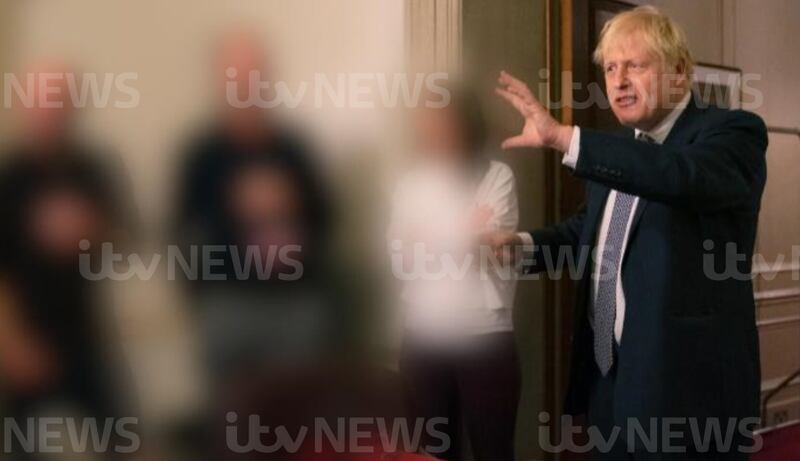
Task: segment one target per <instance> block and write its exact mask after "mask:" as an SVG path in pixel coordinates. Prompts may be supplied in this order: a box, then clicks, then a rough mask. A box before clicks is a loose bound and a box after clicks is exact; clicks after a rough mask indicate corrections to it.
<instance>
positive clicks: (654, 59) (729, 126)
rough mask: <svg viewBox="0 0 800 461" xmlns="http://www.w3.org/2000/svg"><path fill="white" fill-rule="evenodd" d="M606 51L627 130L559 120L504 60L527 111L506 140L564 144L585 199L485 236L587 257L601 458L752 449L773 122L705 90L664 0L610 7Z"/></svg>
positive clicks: (582, 326) (574, 390) (527, 258)
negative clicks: (694, 84) (697, 83)
mask: <svg viewBox="0 0 800 461" xmlns="http://www.w3.org/2000/svg"><path fill="white" fill-rule="evenodd" d="M594 58H595V61H596V63H597V64H598V65H599V66H601V68H602V69H603V73H604V75H605V83H606V90H607V93H608V100H609V102H610V105H611V109H612V111H613V112H614V115H615V116H616V117H617V119H618V120H619V122H620V123H621V124H622V125H623V126H625V127H626V128H627V132H626V133H624V134H622V135H615V134H610V133H605V132H600V131H596V130H592V129H589V128H579V127H576V126H564V125H562V124H560V123H558V121H556V120H555V119H554V118H553V117H551V116H550V114H549V113H548V111H547V110H546V109H545V108H544V107H543V106H542V105H541V104H540V103H539V102H538V101H537V100H536V98H535V97H534V96H533V94H532V93H531V91H530V90H529V89H528V88H527V86H526V85H525V84H524V83H522V82H521V81H519V80H517V79H516V78H514V77H512V76H511V75H509V74H507V73H502V74H501V76H500V79H499V83H500V87H499V88H498V89H497V93H498V94H499V95H500V96H502V97H503V98H504V99H506V100H507V101H508V102H509V103H510V104H511V105H513V107H514V108H516V110H517V111H519V112H520V114H522V116H523V117H524V118H525V125H524V128H523V130H522V133H521V134H519V135H518V136H514V137H512V138H510V139H508V140H506V141H505V142H504V143H503V147H505V148H514V147H537V148H541V147H544V148H550V149H554V150H556V151H559V152H563V153H564V156H563V164H564V166H565V167H567V168H569V169H571V170H572V172H573V174H574V175H575V176H577V177H579V178H582V179H585V180H586V181H587V188H586V201H585V206H584V207H582V209H581V210H580V211H579V212H578V213H577V214H576V215H574V216H572V217H571V218H569V219H567V220H566V221H564V222H563V223H561V224H558V225H556V226H553V227H550V228H547V229H539V230H535V231H532V232H527V233H520V234H512V233H494V234H490V235H487V236H486V240H487V243H488V244H490V245H492V246H493V247H494V248H495V251H497V252H503V253H507V252H509V249H513V250H518V251H514V252H513V254H516V255H523V256H520V257H522V258H523V261H522V262H523V266H524V267H525V269H526V270H527V271H529V272H536V271H544V270H546V269H548V268H551V267H553V266H554V265H555V266H556V267H557V266H558V263H559V262H564V261H565V260H566V259H567V258H564V256H567V257H574V258H576V259H577V262H578V264H577V265H576V266H575V267H578V268H579V271H578V272H579V277H578V280H577V282H578V284H577V287H578V296H577V299H578V303H577V311H576V316H575V318H576V326H575V331H574V338H573V348H574V349H573V355H572V362H573V363H572V377H571V382H570V387H569V392H568V397H567V406H566V409H567V412H568V413H570V414H586V415H587V416H588V422H589V424H590V425H592V426H596V427H597V428H598V429H599V432H600V433H601V434H602V435H603V437H602V440H600V439H598V438H597V437H590V438H592V440H591V441H592V442H593V443H594V447H595V449H594V453H595V455H596V458H598V459H615V460H616V459H664V458H670V459H695V458H703V459H707V458H710V459H746V457H747V452H748V451H752V449H753V447H752V445H753V436H752V432H751V431H752V429H753V426H754V425H755V424H756V422H757V421H758V420H757V416H758V401H759V385H760V376H759V375H760V371H759V353H758V336H757V332H756V323H755V307H754V301H753V286H752V282H751V278H750V276H749V275H750V269H751V262H752V256H751V255H752V252H753V247H754V241H755V234H756V227H757V220H758V213H759V208H760V201H761V194H762V191H763V189H764V183H765V181H766V164H765V151H766V148H767V131H766V128H765V126H764V123H763V121H762V120H761V119H760V118H759V117H758V116H756V115H754V114H752V113H748V112H744V111H740V110H723V109H720V108H717V107H713V106H705V105H703V104H702V103H701V102H700V101H698V100H697V99H696V97H695V96H694V95H693V94H692V92H691V75H692V58H691V55H690V53H689V50H688V46H687V43H686V38H685V35H684V33H683V32H682V31H681V30H680V28H679V27H678V26H677V25H676V24H675V23H674V22H673V21H672V20H671V19H670V18H668V17H667V16H665V15H663V14H662V13H660V12H659V11H658V10H656V9H654V8H652V7H640V8H636V9H633V10H631V11H627V12H624V13H622V14H619V15H618V16H616V17H615V18H613V19H612V20H611V21H609V22H608V23H607V24H606V26H605V27H604V29H603V31H602V36H601V39H600V43H599V45H598V47H597V50H596V51H595V54H594ZM587 255H589V256H590V257H589V258H588V259H583V258H586V256H587ZM581 261H588V264H584V265H583V267H582V266H581V264H580V262H581ZM590 435H591V433H590ZM607 441H610V442H611V443H610V445H604V443H605V442H607ZM600 442H603V443H600Z"/></svg>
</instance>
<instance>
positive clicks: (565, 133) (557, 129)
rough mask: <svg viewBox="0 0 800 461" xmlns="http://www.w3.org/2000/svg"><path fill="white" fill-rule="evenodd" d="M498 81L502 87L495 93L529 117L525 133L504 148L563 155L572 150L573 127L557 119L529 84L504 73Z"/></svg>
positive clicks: (513, 138) (508, 141)
mask: <svg viewBox="0 0 800 461" xmlns="http://www.w3.org/2000/svg"><path fill="white" fill-rule="evenodd" d="M497 82H498V84H499V85H500V86H499V87H498V88H497V89H495V92H496V93H497V94H498V95H500V96H501V97H502V98H503V99H505V100H506V101H508V102H509V103H510V104H511V105H512V106H514V108H515V109H516V110H517V112H519V113H520V114H521V115H522V116H523V117H524V118H525V126H524V127H523V128H522V133H520V134H519V135H517V136H513V137H511V138H508V139H506V140H505V141H503V145H502V147H503V149H512V148H515V147H534V148H539V147H546V148H550V149H555V150H557V151H559V152H566V151H567V150H568V149H569V143H570V140H571V139H572V132H573V128H572V127H571V126H564V125H562V124H560V123H559V122H558V121H557V120H556V119H554V118H553V117H552V116H551V115H550V113H549V112H548V111H547V109H545V107H544V106H542V104H541V103H540V102H539V101H537V100H536V98H535V97H534V96H533V93H531V90H530V89H529V88H528V86H527V85H525V83H523V82H522V81H520V80H518V79H516V78H515V77H514V76H512V75H511V74H509V73H507V72H505V71H503V72H500V77H499V78H498V80H497Z"/></svg>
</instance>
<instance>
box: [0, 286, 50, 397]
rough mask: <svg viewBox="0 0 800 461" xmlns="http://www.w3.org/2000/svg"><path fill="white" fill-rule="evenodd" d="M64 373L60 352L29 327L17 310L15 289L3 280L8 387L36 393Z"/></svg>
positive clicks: (1, 322) (0, 353) (1, 371)
mask: <svg viewBox="0 0 800 461" xmlns="http://www.w3.org/2000/svg"><path fill="white" fill-rule="evenodd" d="M60 374H61V370H60V364H59V362H58V357H57V355H56V352H55V351H54V350H53V349H52V348H51V347H50V346H49V345H48V344H46V343H45V342H43V341H41V340H40V338H39V336H38V335H37V334H36V333H35V332H34V331H32V330H31V329H30V328H27V327H26V326H25V325H24V322H23V321H22V319H21V318H20V316H19V314H18V312H17V300H16V297H15V296H14V294H13V290H11V289H10V288H9V286H8V285H7V284H6V283H4V282H3V281H0V380H1V381H2V385H3V386H4V387H6V388H10V389H12V390H13V391H14V392H17V393H22V394H33V393H38V392H41V391H43V390H46V389H47V388H49V387H50V386H52V385H53V384H54V383H55V382H56V381H57V380H58V379H59V376H60Z"/></svg>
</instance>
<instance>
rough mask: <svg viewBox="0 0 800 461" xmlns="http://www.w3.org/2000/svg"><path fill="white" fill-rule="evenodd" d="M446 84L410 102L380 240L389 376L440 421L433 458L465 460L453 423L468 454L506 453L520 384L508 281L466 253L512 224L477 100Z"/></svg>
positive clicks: (415, 410) (502, 176) (503, 178)
mask: <svg viewBox="0 0 800 461" xmlns="http://www.w3.org/2000/svg"><path fill="white" fill-rule="evenodd" d="M450 90H451V91H450V95H451V101H450V104H449V105H448V106H446V107H445V108H442V109H434V108H430V107H425V108H420V109H417V113H416V114H415V120H414V122H415V123H414V126H415V127H416V132H417V137H418V146H417V150H418V152H419V153H420V158H419V165H417V166H415V167H414V168H412V169H411V170H410V171H409V172H408V173H406V174H405V175H404V176H403V177H402V178H401V179H400V180H399V182H398V185H397V187H396V190H395V193H394V199H393V203H392V212H391V224H390V229H389V246H390V249H391V252H392V260H393V270H394V271H395V274H394V275H395V277H400V278H402V287H401V302H400V304H401V306H402V311H403V312H402V318H403V321H402V323H403V327H402V329H403V344H402V348H401V349H402V350H401V359H400V373H401V375H402V378H403V380H404V382H405V383H406V386H405V393H406V400H407V403H408V409H409V413H410V415H411V416H412V417H422V418H425V419H426V420H432V419H434V418H446V424H445V427H446V429H445V432H446V433H447V435H448V437H449V440H450V443H449V444H448V446H447V447H444V448H445V450H444V451H442V452H438V453H431V454H432V455H433V456H436V457H439V458H441V459H445V460H460V459H467V458H466V457H465V456H464V455H463V454H462V453H461V452H460V448H461V447H462V445H464V443H463V442H464V441H463V440H462V438H461V437H460V431H461V426H462V424H463V426H465V427H466V433H467V436H468V439H469V446H471V448H472V452H473V455H474V459H476V460H478V461H484V460H510V459H514V428H515V423H516V414H517V406H518V400H519V392H520V370H519V364H518V359H517V352H516V346H515V341H514V334H513V321H512V306H513V303H514V292H515V279H514V277H504V274H502V273H499V272H497V271H496V270H495V269H497V268H496V267H492V266H491V265H489V264H484V261H482V260H481V259H472V260H470V258H471V257H476V258H482V256H484V255H479V254H476V250H477V239H478V236H479V235H480V234H481V233H483V232H487V231H491V230H503V231H507V232H514V231H516V228H517V224H518V220H519V216H518V208H517V196H516V189H515V185H514V175H513V173H512V171H511V169H510V168H509V167H508V166H507V165H506V164H504V163H502V162H499V161H497V160H491V159H490V158H489V156H488V153H487V150H486V145H485V144H486V127H485V123H484V119H483V115H482V110H481V106H480V103H479V101H478V98H477V96H476V95H475V94H473V93H472V92H470V91H469V90H468V89H465V88H462V87H460V86H457V85H453V86H452V88H451V89H450ZM431 96H432V95H431ZM420 250H421V251H422V252H423V253H424V255H421V254H420V253H419V251H420ZM398 258H400V259H402V264H398ZM445 259H450V260H451V261H453V262H454V265H449V264H448V263H446V262H445ZM465 261H469V263H468V264H465ZM423 266H424V267H423ZM465 266H466V269H463V270H462V269H461V268H462V267H465ZM455 267H458V268H459V269H455ZM449 270H454V272H448V271H449ZM397 271H403V273H402V274H399V273H398V272H397ZM426 435H427V436H430V434H426Z"/></svg>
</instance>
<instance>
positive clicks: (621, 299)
mask: <svg viewBox="0 0 800 461" xmlns="http://www.w3.org/2000/svg"><path fill="white" fill-rule="evenodd" d="M690 99H691V93H687V94H686V95H685V96H684V98H683V99H682V100H681V102H680V103H678V105H677V106H676V107H675V109H673V110H672V111H671V112H670V113H669V114H668V115H667V116H666V117H665V118H664V120H662V121H661V122H660V123H659V124H658V125H657V126H656V127H655V128H653V129H652V130H650V131H647V132H643V131H640V130H635V135H636V137H637V138H638V137H639V135H640V134H642V133H644V134H645V135H647V136H649V137H651V138H652V139H653V140H655V142H656V143H658V144H662V143H663V142H664V141H665V140H666V139H667V136H669V133H670V131H671V130H672V127H673V126H674V125H675V122H676V121H677V120H678V118H679V117H680V116H681V114H682V113H683V111H684V109H686V106H687V105H689V100H690ZM580 145H581V130H580V128H578V127H577V126H576V127H575V131H574V132H573V134H572V139H571V140H570V143H569V150H568V151H567V152H566V154H565V155H564V158H563V159H562V162H561V163H562V164H563V165H564V166H566V167H568V168H571V169H575V165H577V164H578V158H579V156H580ZM616 201H617V191H616V190H614V189H612V190H611V192H610V193H609V194H608V200H607V201H606V206H605V209H604V210H603V219H602V221H601V222H600V229H599V230H598V232H597V242H596V252H595V253H594V254H595V255H596V257H595V259H596V260H593V266H592V287H591V288H592V292H591V294H592V297H591V299H592V302H593V303H594V301H596V299H597V290H598V286H599V283H600V272H599V271H600V267H601V264H600V263H601V261H600V258H601V257H602V255H603V252H604V250H605V245H606V236H607V235H606V234H608V227H609V225H610V224H611V215H612V212H613V210H614V204H615V203H616ZM638 205H639V197H636V198H635V199H634V202H633V206H632V207H631V211H630V216H628V223H627V225H626V226H625V237H624V239H623V241H622V251H621V253H620V254H621V256H622V257H623V258H624V256H625V250H626V248H627V246H628V236H629V234H630V231H631V224H632V223H633V219H632V218H633V215H634V214H635V213H636V208H637V207H638ZM519 236H520V238H521V239H522V242H523V244H524V245H526V246H528V247H532V246H533V243H534V242H533V238H532V237H531V234H529V233H527V232H524V233H520V234H519ZM592 313H593V309H589V320H590V322H592V324H593V321H592V320H593V319H592ZM624 322H625V292H624V291H623V289H622V264H619V267H617V309H616V318H615V320H614V337H615V339H616V340H617V344H620V342H621V339H622V327H623V324H624Z"/></svg>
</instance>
